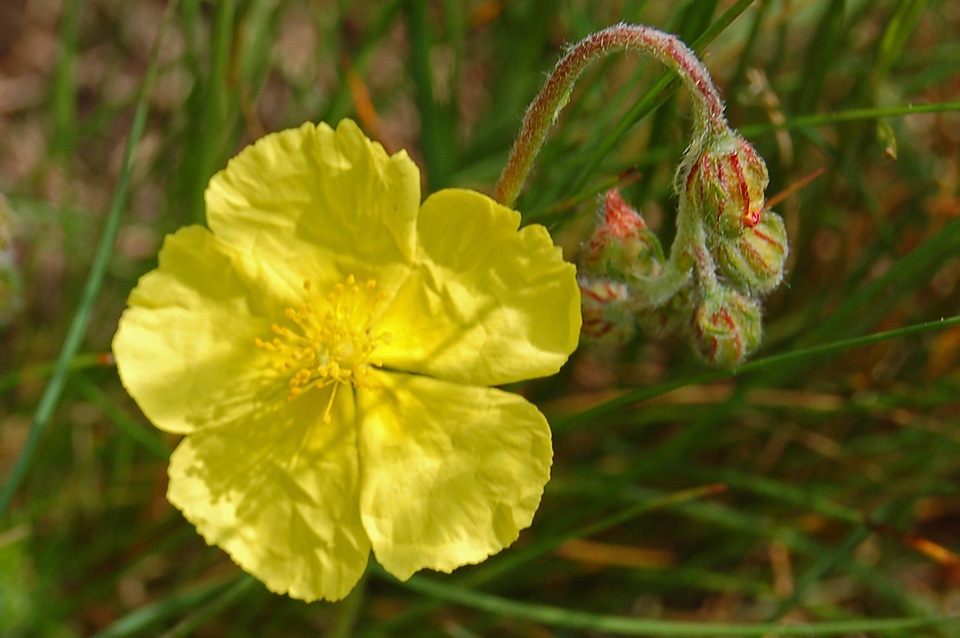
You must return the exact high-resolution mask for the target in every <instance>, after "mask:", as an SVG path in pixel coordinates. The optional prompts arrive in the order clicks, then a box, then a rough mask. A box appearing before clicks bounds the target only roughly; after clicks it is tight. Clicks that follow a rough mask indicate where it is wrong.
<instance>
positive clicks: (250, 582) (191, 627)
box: [160, 574, 260, 638]
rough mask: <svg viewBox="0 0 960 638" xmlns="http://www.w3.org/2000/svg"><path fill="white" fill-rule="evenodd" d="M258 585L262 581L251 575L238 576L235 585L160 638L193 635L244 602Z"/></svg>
mask: <svg viewBox="0 0 960 638" xmlns="http://www.w3.org/2000/svg"><path fill="white" fill-rule="evenodd" d="M258 585H260V581H258V580H257V579H256V578H254V577H253V576H251V575H249V574H242V575H240V576H238V577H237V578H236V580H234V582H233V584H232V585H230V586H229V587H227V589H226V591H224V592H223V593H221V594H220V595H219V596H217V597H216V598H214V599H213V600H211V601H209V602H207V603H205V604H204V605H203V606H202V607H200V608H199V609H197V610H196V611H194V612H193V613H191V614H190V615H189V616H187V617H186V618H184V619H183V620H181V621H180V622H179V623H177V625H176V626H175V627H174V628H173V629H171V630H170V631H167V632H165V633H163V634H162V635H161V636H160V638H183V637H184V636H189V635H191V634H193V632H194V631H195V630H196V629H199V628H200V627H202V626H203V625H204V624H206V623H207V622H209V621H210V620H211V619H213V618H216V617H217V616H219V615H220V614H222V613H224V612H225V611H227V610H228V609H230V607H232V606H233V605H236V604H237V603H239V602H240V601H241V600H243V598H244V596H246V595H247V594H249V593H250V592H251V591H252V590H253V589H254V587H256V586H258Z"/></svg>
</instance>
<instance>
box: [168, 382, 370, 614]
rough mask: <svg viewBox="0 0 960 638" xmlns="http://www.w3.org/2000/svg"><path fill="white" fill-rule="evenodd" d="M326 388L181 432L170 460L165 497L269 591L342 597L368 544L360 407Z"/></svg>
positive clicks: (364, 557)
mask: <svg viewBox="0 0 960 638" xmlns="http://www.w3.org/2000/svg"><path fill="white" fill-rule="evenodd" d="M329 393H330V388H329V387H328V388H326V389H324V390H322V391H315V392H309V393H306V394H304V395H303V396H301V397H299V398H297V399H296V400H294V401H286V400H280V401H273V402H270V403H264V404H262V405H259V406H258V410H257V411H255V412H254V413H251V414H250V415H248V417H247V419H246V420H244V421H243V422H242V423H237V424H235V425H234V426H233V427H231V428H217V429H206V430H202V431H199V432H195V433H194V434H191V435H189V436H187V437H186V438H185V439H184V440H183V442H181V443H180V446H179V447H178V448H177V449H176V451H175V452H174V453H173V456H172V457H171V459H170V469H169V473H170V485H169V488H168V491H167V498H168V499H169V500H170V502H171V503H173V504H174V505H175V506H176V507H178V508H179V509H180V510H181V511H182V512H183V515H184V516H185V517H186V518H187V520H189V521H190V522H191V523H193V524H194V525H195V526H196V528H197V530H198V531H199V532H200V534H202V535H203V537H204V538H205V539H206V541H207V542H208V543H210V544H216V545H219V546H220V547H222V548H223V549H224V550H226V551H227V553H229V554H230V556H231V557H232V558H233V560H234V561H236V562H237V564H239V565H240V566H241V567H242V568H243V569H245V570H246V571H248V572H250V573H251V574H253V575H254V576H256V577H257V578H259V579H260V580H262V581H263V582H264V584H266V586H267V587H268V588H269V589H270V590H271V591H274V592H278V593H288V594H290V595H291V596H293V597H295V598H301V599H303V600H308V601H309V600H316V599H317V598H326V599H328V600H337V599H340V598H343V597H344V596H346V595H347V594H348V593H349V592H350V590H351V589H352V588H353V586H354V585H355V584H356V583H357V581H358V580H359V579H360V576H361V575H362V574H363V571H364V569H365V568H366V564H367V559H368V557H369V554H370V544H369V541H368V539H367V536H366V533H365V532H364V530H363V526H362V524H361V522H360V513H359V508H358V502H359V494H358V492H359V490H358V484H357V480H358V456H357V436H356V432H357V428H356V423H355V419H356V409H355V405H354V399H353V395H352V393H351V392H349V391H343V390H342V389H341V390H340V391H338V393H337V395H336V400H335V401H334V405H333V410H332V413H331V416H332V420H331V423H329V424H325V423H324V422H323V417H322V415H323V413H324V411H325V409H326V402H327V400H328V398H329Z"/></svg>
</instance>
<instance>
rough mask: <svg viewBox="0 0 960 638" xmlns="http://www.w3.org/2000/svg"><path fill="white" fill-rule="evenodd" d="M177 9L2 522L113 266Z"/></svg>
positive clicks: (10, 484)
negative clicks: (137, 152)
mask: <svg viewBox="0 0 960 638" xmlns="http://www.w3.org/2000/svg"><path fill="white" fill-rule="evenodd" d="M176 6H177V0H171V2H170V4H168V5H167V8H166V10H165V12H164V15H163V21H162V22H161V23H160V29H159V30H158V31H157V37H156V39H155V40H154V43H153V50H152V51H151V52H150V63H149V65H148V67H147V74H146V77H145V78H144V80H143V88H142V89H141V92H140V98H139V99H138V100H137V109H136V112H135V113H134V116H133V123H132V124H131V125H130V135H129V137H128V138H127V144H126V147H125V148H124V151H123V162H122V164H121V167H122V168H121V171H120V178H119V179H118V180H117V187H116V189H115V190H114V193H113V201H112V202H111V205H110V211H109V213H107V221H106V224H105V225H104V229H103V236H102V237H101V238H100V244H99V245H98V246H97V252H96V255H95V256H94V260H93V266H92V267H91V269H90V275H89V276H88V277H87V283H86V285H85V286H84V289H83V294H82V295H81V297H80V304H79V305H78V307H77V310H76V312H75V313H74V315H73V320H72V321H71V322H70V328H69V329H68V331H67V337H66V339H64V342H63V346H62V347H61V348H60V355H59V356H58V357H57V364H56V368H55V369H54V372H53V376H52V377H51V378H50V382H49V383H48V384H47V387H46V388H45V389H44V391H43V395H42V396H41V397H40V402H39V404H38V405H37V410H36V412H35V413H34V415H33V421H32V423H31V428H30V434H29V436H28V437H27V442H26V443H25V444H24V446H23V451H21V453H20V458H18V459H17V464H16V465H15V466H14V468H13V471H12V472H10V475H9V476H8V477H7V480H6V482H5V483H4V485H3V491H2V492H0V521H2V520H3V516H4V514H5V513H6V511H7V507H8V506H9V505H10V501H11V500H13V495H14V493H16V491H17V488H18V487H19V486H20V482H21V481H22V480H23V477H24V475H25V474H26V472H27V468H28V467H30V463H31V461H32V460H33V457H34V455H35V454H36V451H37V446H38V444H39V443H40V437H41V436H42V434H43V431H44V429H45V428H46V426H47V424H48V423H49V422H50V417H51V416H53V411H54V410H55V409H56V407H57V404H58V403H59V402H60V396H61V395H62V394H63V387H64V385H65V383H66V381H67V375H68V374H69V372H70V366H71V363H72V362H73V359H74V357H75V356H76V354H77V350H79V349H80V344H81V343H82V341H83V337H84V333H85V332H86V329H87V324H88V323H89V321H90V310H91V308H92V307H93V302H94V300H96V298H97V293H98V292H99V291H100V286H101V285H102V284H103V277H104V274H106V271H107V264H108V263H109V261H110V255H111V253H112V252H113V244H114V242H115V241H116V239H117V231H118V230H119V228H120V219H121V217H122V214H123V209H124V207H125V206H126V202H127V191H128V189H129V186H130V175H131V173H132V169H133V151H134V149H135V148H136V147H137V144H139V143H140V138H141V137H143V131H144V128H145V127H146V123H147V109H148V106H149V99H148V98H149V96H150V92H151V91H152V89H153V85H154V82H155V81H156V78H157V67H158V64H157V60H158V53H159V51H160V43H161V42H162V41H163V36H164V34H165V33H166V31H167V28H168V26H169V25H170V21H171V20H172V19H173V15H174V12H175V9H176Z"/></svg>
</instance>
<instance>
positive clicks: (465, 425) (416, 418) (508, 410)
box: [357, 372, 553, 580]
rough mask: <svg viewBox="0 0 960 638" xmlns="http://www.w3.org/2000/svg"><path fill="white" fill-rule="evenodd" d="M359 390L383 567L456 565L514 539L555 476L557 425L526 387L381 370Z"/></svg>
mask: <svg viewBox="0 0 960 638" xmlns="http://www.w3.org/2000/svg"><path fill="white" fill-rule="evenodd" d="M371 376H374V377H375V379H376V382H377V383H379V384H380V385H381V387H380V389H377V390H358V392H357V405H358V410H359V413H360V415H361V417H360V418H361V422H360V459H361V464H360V465H361V478H360V481H361V496H360V510H361V514H362V517H363V526H364V528H365V529H366V531H367V535H368V536H369V538H370V542H371V544H372V546H373V551H374V555H376V557H377V560H378V561H379V562H380V564H381V565H383V567H384V568H385V569H386V570H387V571H389V572H390V573H391V574H393V575H394V576H396V577H397V578H399V579H401V580H405V579H407V578H409V577H410V575H411V574H413V573H414V572H415V571H417V570H419V569H422V568H424V567H429V568H431V569H436V570H440V571H445V572H449V571H452V570H453V569H456V568H457V567H459V566H461V565H466V564H471V563H478V562H480V561H482V560H484V559H485V558H487V556H489V555H491V554H494V553H496V552H498V551H500V550H501V549H503V548H504V547H506V546H508V545H510V544H511V543H512V542H513V541H515V540H516V539H517V536H518V534H519V532H520V530H521V529H523V528H525V527H527V526H528V525H530V522H531V521H532V520H533V514H534V512H535V511H536V509H537V506H538V505H539V503H540V496H541V495H542V493H543V486H544V485H545V484H546V482H547V481H548V480H549V478H550V463H551V460H552V455H553V452H552V449H551V445H550V428H549V426H548V425H547V421H546V419H545V418H544V417H543V415H542V414H540V412H539V411H538V410H537V408H536V407H534V406H533V405H531V404H530V403H528V402H527V401H526V400H524V399H523V398H521V397H520V396H518V395H515V394H510V393H507V392H503V391H501V390H497V389H493V388H480V387H475V386H464V385H459V384H456V383H451V382H447V381H440V380H437V379H431V378H428V377H421V376H415V375H406V374H399V373H388V372H377V373H375V375H371Z"/></svg>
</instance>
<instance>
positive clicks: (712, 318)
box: [690, 288, 762, 367]
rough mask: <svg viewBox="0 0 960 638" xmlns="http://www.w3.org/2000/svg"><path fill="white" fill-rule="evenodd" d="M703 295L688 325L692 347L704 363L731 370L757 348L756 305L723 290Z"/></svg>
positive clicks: (760, 327)
mask: <svg viewBox="0 0 960 638" xmlns="http://www.w3.org/2000/svg"><path fill="white" fill-rule="evenodd" d="M704 295H705V296H704V298H703V299H701V300H700V303H699V304H698V305H697V306H696V308H695V309H694V314H693V318H692V320H691V322H690V328H691V330H690V332H691V336H692V338H693V343H694V346H695V347H696V349H697V352H698V353H699V354H700V356H701V357H703V359H704V361H706V362H708V363H711V364H714V365H718V366H723V367H732V366H735V365H737V364H739V363H741V362H742V361H743V360H744V359H745V358H746V357H747V355H749V354H750V353H751V352H753V351H754V350H755V349H756V347H757V346H758V345H759V344H760V333H761V332H762V323H761V320H760V304H759V303H757V301H756V300H754V299H752V298H750V297H748V296H746V295H744V294H742V293H740V292H737V291H736V290H729V289H726V288H717V289H715V290H712V291H709V292H705V293H704Z"/></svg>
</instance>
